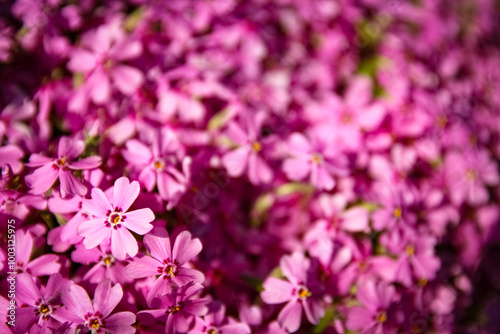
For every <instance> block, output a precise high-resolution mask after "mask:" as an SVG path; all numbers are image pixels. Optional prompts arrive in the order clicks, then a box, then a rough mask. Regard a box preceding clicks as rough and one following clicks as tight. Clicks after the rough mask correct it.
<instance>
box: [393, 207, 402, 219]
mask: <svg viewBox="0 0 500 334" xmlns="http://www.w3.org/2000/svg"><path fill="white" fill-rule="evenodd" d="M393 215H394V218H396V219H399V218H401V216H402V215H403V210H401V209H400V208H395V209H394V213H393Z"/></svg>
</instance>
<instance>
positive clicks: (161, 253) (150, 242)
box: [127, 227, 205, 302]
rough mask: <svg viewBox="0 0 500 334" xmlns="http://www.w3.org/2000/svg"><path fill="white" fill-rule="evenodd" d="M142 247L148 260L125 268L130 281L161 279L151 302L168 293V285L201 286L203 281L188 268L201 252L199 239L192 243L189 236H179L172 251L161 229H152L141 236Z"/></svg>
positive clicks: (185, 234) (154, 290)
mask: <svg viewBox="0 0 500 334" xmlns="http://www.w3.org/2000/svg"><path fill="white" fill-rule="evenodd" d="M144 244H145V246H146V249H147V250H148V252H149V254H151V257H149V256H144V257H141V258H135V259H134V260H133V261H132V262H131V263H130V264H129V265H128V267H127V273H128V274H129V275H130V276H131V277H133V278H141V277H148V276H155V275H160V276H159V277H158V279H157V280H156V282H155V284H154V285H153V286H152V287H151V289H150V290H149V293H148V295H147V300H148V302H150V301H151V300H152V299H153V298H154V297H156V296H157V295H163V294H166V293H170V290H171V284H172V283H175V284H176V285H177V286H183V285H186V284H187V283H189V282H196V283H203V281H204V280H205V277H204V276H203V274H202V273H201V272H199V271H197V270H194V269H191V268H189V267H188V266H187V263H188V261H189V260H191V259H192V258H194V257H195V256H196V255H198V254H199V253H200V252H201V249H202V245H201V242H200V240H199V239H192V238H191V233H189V232H187V231H183V232H181V233H180V234H179V235H178V236H177V238H176V239H175V243H174V246H173V248H172V247H171V246H170V238H169V236H168V232H167V230H165V229H164V228H159V227H157V228H155V229H154V230H153V231H152V232H151V233H149V234H147V235H146V236H144Z"/></svg>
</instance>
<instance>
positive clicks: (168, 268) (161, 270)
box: [158, 259, 179, 279]
mask: <svg viewBox="0 0 500 334" xmlns="http://www.w3.org/2000/svg"><path fill="white" fill-rule="evenodd" d="M163 263H164V264H165V265H164V266H159V267H158V274H160V275H163V279H167V278H172V277H176V276H177V275H178V274H179V270H178V269H177V266H178V264H179V262H178V261H177V260H174V262H172V261H171V260H170V259H166V260H163Z"/></svg>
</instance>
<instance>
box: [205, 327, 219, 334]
mask: <svg viewBox="0 0 500 334" xmlns="http://www.w3.org/2000/svg"><path fill="white" fill-rule="evenodd" d="M207 334H217V330H216V329H215V328H210V329H209V330H208V332H207Z"/></svg>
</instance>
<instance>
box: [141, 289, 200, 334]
mask: <svg viewBox="0 0 500 334" xmlns="http://www.w3.org/2000/svg"><path fill="white" fill-rule="evenodd" d="M202 289H203V286H202V285H201V284H199V283H193V282H191V283H188V284H186V285H184V286H183V287H181V288H175V289H174V290H173V291H172V293H171V294H166V295H163V296H161V297H159V305H158V308H157V309H152V310H145V311H140V312H139V313H138V314H137V317H138V319H139V321H140V322H141V323H145V324H151V323H154V322H155V321H160V322H162V323H165V334H178V333H186V332H187V331H188V330H189V329H190V328H192V327H193V326H194V322H195V317H199V316H203V315H205V314H206V313H207V311H208V308H207V303H208V300H207V299H203V298H197V297H196V295H197V294H198V293H199V292H200V291H201V290H202Z"/></svg>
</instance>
